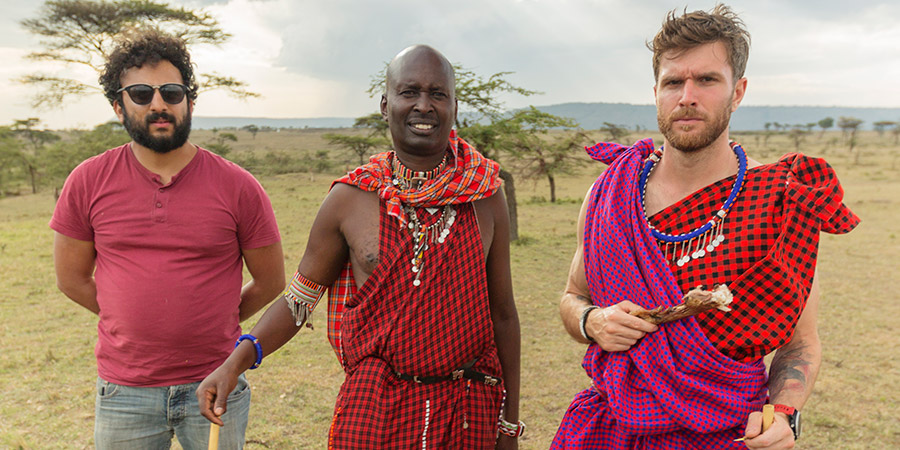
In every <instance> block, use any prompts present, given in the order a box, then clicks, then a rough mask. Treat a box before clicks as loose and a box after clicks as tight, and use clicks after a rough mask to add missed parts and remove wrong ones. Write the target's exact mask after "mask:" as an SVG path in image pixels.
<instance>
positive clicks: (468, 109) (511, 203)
mask: <svg viewBox="0 0 900 450" xmlns="http://www.w3.org/2000/svg"><path fill="white" fill-rule="evenodd" d="M388 64H389V63H385V65H384V67H382V68H381V71H379V72H378V73H377V74H375V75H372V76H371V78H370V83H369V89H368V90H367V92H368V93H369V96H370V97H375V96H378V95H381V94H383V93H384V91H385V81H386V78H387V67H388ZM453 70H454V72H455V74H456V86H455V88H456V89H455V91H456V100H457V101H458V102H459V104H460V106H461V107H460V109H461V110H462V113H461V114H457V120H456V128H457V131H458V132H459V135H460V136H463V137H464V139H466V141H468V142H469V143H471V144H472V145H474V146H475V148H477V149H478V150H479V151H480V152H481V153H483V154H484V155H485V156H487V157H488V158H491V159H494V160H496V159H499V152H500V150H501V146H499V145H498V144H500V140H498V139H497V137H498V136H500V135H501V134H502V132H503V129H504V127H506V126H508V124H503V123H502V122H503V121H504V117H503V113H504V108H503V102H502V101H500V98H499V96H500V95H501V94H504V93H506V94H517V95H522V96H525V97H528V96H531V95H534V94H539V92H537V91H531V90H528V89H525V88H522V87H519V86H516V85H514V84H512V83H510V82H509V81H508V80H507V79H506V77H507V76H509V75H511V74H512V73H513V72H497V73H495V74H493V75H490V76H488V77H486V78H485V77H482V76H480V75H478V74H476V73H475V72H473V71H471V70H469V69H466V68H465V67H463V66H462V65H461V64H458V63H457V64H453ZM491 127H496V128H494V129H490V128H491ZM481 139H483V140H481ZM500 178H501V179H502V180H503V193H504V194H505V195H506V205H507V208H508V209H509V236H510V239H511V240H513V241H514V240H516V239H518V238H519V224H518V223H519V222H518V214H517V207H516V204H517V202H516V187H515V186H516V185H515V179H514V177H513V174H512V173H511V172H509V171H508V170H506V169H505V168H503V167H501V168H500Z"/></svg>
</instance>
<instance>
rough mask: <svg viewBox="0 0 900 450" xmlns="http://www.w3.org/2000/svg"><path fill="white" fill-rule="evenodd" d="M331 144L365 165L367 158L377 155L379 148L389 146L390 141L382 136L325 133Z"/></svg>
mask: <svg viewBox="0 0 900 450" xmlns="http://www.w3.org/2000/svg"><path fill="white" fill-rule="evenodd" d="M322 137H323V138H325V140H327V141H328V143H329V144H331V145H335V146H338V147H343V148H344V149H346V150H349V151H350V153H353V154H354V155H356V156H357V157H359V164H360V165H363V164H365V157H366V156H368V155H371V154H372V153H375V149H377V148H385V147H387V146H388V140H387V138H385V137H382V136H377V135H375V136H372V135H368V136H359V135H349V134H337V133H325V134H323V135H322Z"/></svg>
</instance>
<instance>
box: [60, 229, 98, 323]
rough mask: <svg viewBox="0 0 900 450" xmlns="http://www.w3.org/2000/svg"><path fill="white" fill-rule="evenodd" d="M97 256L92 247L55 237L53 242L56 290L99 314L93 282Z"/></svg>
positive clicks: (89, 243)
mask: <svg viewBox="0 0 900 450" xmlns="http://www.w3.org/2000/svg"><path fill="white" fill-rule="evenodd" d="M96 258H97V252H96V251H95V250H94V243H93V242H91V241H81V240H78V239H73V238H70V237H68V236H66V235H64V234H60V233H56V235H55V237H54V238H53V264H54V266H55V267H56V286H57V287H58V288H59V290H60V291H62V293H63V294H65V295H66V297H69V298H70V299H72V300H73V301H74V302H75V303H78V304H79V305H81V306H83V307H85V308H86V309H87V310H88V311H90V312H92V313H94V314H100V305H99V304H98V303H97V285H96V283H95V282H94V262H95V261H96Z"/></svg>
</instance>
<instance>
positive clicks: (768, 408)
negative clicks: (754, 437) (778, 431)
mask: <svg viewBox="0 0 900 450" xmlns="http://www.w3.org/2000/svg"><path fill="white" fill-rule="evenodd" d="M773 422H775V405H763V424H762V425H763V433H765V432H766V430H768V429H769V427H771V426H772V423H773Z"/></svg>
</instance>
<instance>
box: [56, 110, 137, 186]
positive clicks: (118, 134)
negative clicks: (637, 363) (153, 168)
mask: <svg viewBox="0 0 900 450" xmlns="http://www.w3.org/2000/svg"><path fill="white" fill-rule="evenodd" d="M129 139H130V137H129V136H128V133H126V132H125V127H123V126H122V124H121V123H119V122H118V121H115V120H112V121H109V122H106V123H102V124H100V125H97V126H96V127H94V128H93V129H92V130H75V131H71V132H70V138H69V139H66V140H65V141H59V142H56V143H54V144H53V145H50V146H49V147H47V148H46V149H45V150H44V152H43V157H42V158H41V160H42V165H41V167H42V168H43V170H44V171H45V175H46V178H47V184H49V185H50V186H52V187H53V190H54V194H55V196H56V198H59V191H60V189H62V186H63V183H64V182H65V180H66V177H68V176H69V173H70V172H72V169H74V168H75V166H77V165H78V164H80V163H81V162H82V161H84V160H85V159H88V158H90V157H91V156H94V155H97V154H99V153H102V152H104V151H106V149H109V148H114V147H117V146H119V145H122V143H123V142H127V141H128V140H129Z"/></svg>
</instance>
